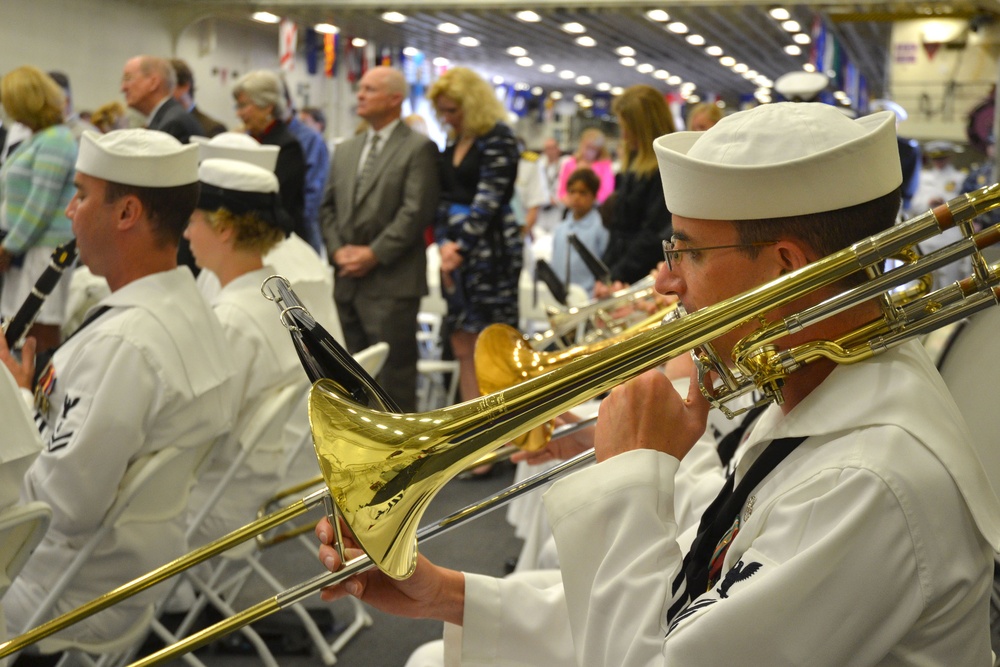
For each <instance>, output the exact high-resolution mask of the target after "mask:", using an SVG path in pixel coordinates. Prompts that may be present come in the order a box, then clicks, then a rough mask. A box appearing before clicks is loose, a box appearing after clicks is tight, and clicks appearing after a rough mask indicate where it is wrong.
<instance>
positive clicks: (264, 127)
mask: <svg viewBox="0 0 1000 667" xmlns="http://www.w3.org/2000/svg"><path fill="white" fill-rule="evenodd" d="M233 99H235V100H236V115H237V116H239V117H240V120H241V121H243V126H244V128H245V129H246V131H247V134H249V135H250V136H251V137H253V138H254V139H256V140H257V141H259V142H260V143H261V144H264V145H265V146H267V145H270V146H278V147H279V148H280V149H281V150H280V152H279V153H278V165H277V166H276V167H275V168H274V173H275V174H276V175H277V177H278V182H279V184H280V186H281V203H282V206H283V207H284V208H285V210H286V211H287V212H288V215H290V216H291V218H292V222H293V228H292V231H294V232H295V233H296V234H298V235H299V236H300V237H302V238H304V239H308V238H309V235H308V233H307V232H306V229H305V218H304V216H303V209H304V207H305V183H306V158H305V153H304V152H303V150H302V145H301V144H300V143H299V140H298V139H296V138H295V135H294V134H292V132H291V130H289V129H288V126H287V125H286V124H285V121H284V120H283V119H284V117H285V96H284V93H283V92H282V88H281V80H280V79H279V78H278V75H277V74H275V73H274V72H269V71H267V70H254V71H252V72H248V73H247V74H245V75H244V76H243V77H242V78H240V80H239V81H237V82H236V86H235V87H234V88H233Z"/></svg>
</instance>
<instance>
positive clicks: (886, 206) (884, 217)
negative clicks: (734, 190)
mask: <svg viewBox="0 0 1000 667" xmlns="http://www.w3.org/2000/svg"><path fill="white" fill-rule="evenodd" d="M900 192H901V191H900V188H896V189H895V190H893V191H892V192H889V193H887V194H884V195H882V196H881V197H876V198H875V199H872V200H869V201H866V202H863V203H861V204H855V205H854V206H848V207H846V208H841V209H837V210H834V211H824V212H822V213H810V214H807V215H794V216H790V217H785V218H767V219H763V220H739V221H734V222H733V224H734V225H735V227H736V229H737V232H738V233H739V239H740V243H741V244H742V243H745V244H750V243H761V242H767V241H774V240H777V239H780V238H782V237H784V238H793V239H797V240H799V241H802V242H804V243H805V244H806V245H808V246H809V247H810V248H812V249H813V250H815V251H816V252H817V253H818V254H819V255H820V256H821V257H825V256H827V255H830V254H833V253H835V252H837V251H838V250H843V249H844V248H847V247H849V246H850V245H851V244H854V243H857V242H858V241H860V240H862V239H865V238H868V237H869V236H872V235H873V234H877V233H879V232H881V231H883V230H886V229H889V228H890V227H892V225H893V224H894V223H895V221H896V215H897V214H898V213H899V203H900V197H901V194H900ZM741 250H742V251H743V252H744V253H746V254H747V255H748V256H750V257H755V256H756V255H757V254H758V253H759V252H760V247H747V248H743V249H741ZM864 280H865V276H864V274H863V273H858V274H855V275H852V276H849V277H848V278H846V279H845V280H844V284H845V285H858V284H861V283H862V282H864Z"/></svg>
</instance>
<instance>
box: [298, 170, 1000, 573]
mask: <svg viewBox="0 0 1000 667" xmlns="http://www.w3.org/2000/svg"><path fill="white" fill-rule="evenodd" d="M997 206H1000V184H997V185H992V186H988V187H985V188H981V189H980V190H977V191H975V192H972V193H969V194H967V195H963V196H961V197H957V198H955V199H953V200H951V201H950V202H948V203H947V204H944V205H942V206H939V207H937V208H936V209H934V210H933V211H929V212H927V213H925V214H924V215H921V216H918V217H916V218H912V219H911V220H909V221H907V222H905V223H903V224H900V225H896V226H894V227H891V228H889V229H887V230H885V231H883V232H880V233H879V234H876V235H874V236H871V237H869V238H867V239H864V240H862V241H859V242H857V243H855V244H853V245H851V246H850V247H848V248H845V249H843V250H840V251H838V252H835V253H833V254H831V255H828V256H827V257H824V258H823V259H820V260H817V261H816V262H813V263H812V264H810V265H808V266H805V267H803V268H801V269H799V270H797V271H794V272H792V273H789V274H786V275H784V276H781V277H779V278H777V279H775V280H773V281H771V282H770V283H767V284H765V285H762V286H759V287H757V288H754V289H751V290H749V291H747V292H744V293H742V294H739V295H737V296H734V297H730V298H728V299H725V300H723V301H721V302H719V303H717V304H715V305H713V306H709V307H706V308H703V309H701V310H699V311H697V312H694V313H690V314H688V315H686V316H684V317H682V318H679V319H676V320H674V321H672V322H668V323H665V324H663V325H661V326H658V327H655V328H652V329H649V330H648V331H645V332H642V333H640V334H637V335H635V336H632V337H629V338H628V339H626V340H622V341H620V342H618V343H616V344H614V345H610V346H608V347H606V348H604V349H602V350H600V351H597V352H595V353H593V354H589V355H586V356H585V357H583V358H580V359H577V360H574V361H572V362H570V363H568V364H565V365H563V366H561V367H559V368H556V369H555V370H553V371H551V372H549V373H544V374H542V375H538V376H536V377H533V378H530V379H528V380H526V381H525V382H522V383H520V384H518V385H515V386H513V387H510V388H509V389H505V390H503V391H499V392H495V393H492V394H488V395H486V396H482V397H480V398H477V399H474V400H472V401H468V402H466V403H462V404H459V405H455V406H450V407H447V408H443V409H441V410H435V411H432V412H427V413H422V414H393V413H385V412H379V411H377V410H370V409H364V408H360V407H358V406H356V405H353V404H351V402H349V401H347V400H345V399H344V398H343V397H342V396H341V395H340V394H339V392H338V389H337V387H336V386H335V384H334V383H331V382H327V381H325V380H320V381H318V382H317V383H316V384H315V385H313V389H312V392H311V394H310V399H309V421H310V425H311V428H312V430H313V440H314V443H315V445H316V454H317V456H318V458H319V462H320V469H321V471H322V473H323V476H324V477H325V478H326V480H327V486H328V487H329V488H330V492H331V494H332V496H333V499H334V501H335V503H336V505H337V508H338V511H339V513H340V515H341V516H343V518H344V520H345V521H346V522H347V524H348V525H349V526H350V528H351V531H352V533H353V535H354V537H355V539H356V541H357V542H358V544H359V546H360V547H361V548H362V549H363V550H364V552H365V553H366V554H368V555H369V557H371V559H372V560H373V561H374V562H375V563H376V565H377V566H378V568H379V569H380V570H382V571H383V572H384V573H386V574H388V575H389V576H391V577H395V578H405V577H407V576H409V575H410V574H411V573H412V572H413V568H414V567H416V550H417V549H416V532H417V526H418V523H419V521H420V517H421V516H422V514H423V511H424V509H425V508H426V506H427V504H428V503H429V502H430V500H431V499H432V498H433V497H434V495H435V493H437V490H438V489H440V488H441V487H442V486H443V485H444V483H445V482H446V481H448V480H449V479H451V478H452V477H454V476H455V475H456V474H458V472H459V471H461V470H462V469H464V468H465V467H466V466H467V465H469V463H471V462H472V461H473V460H475V459H476V458H478V457H479V456H480V455H481V453H482V452H483V451H484V450H487V449H488V448H491V447H493V446H495V445H496V443H498V442H506V441H507V440H509V439H511V438H512V437H515V436H516V435H518V434H520V433H523V432H525V431H527V430H530V429H532V428H535V427H536V426H539V425H540V424H542V423H544V422H546V421H548V420H550V419H552V418H554V417H555V416H557V415H559V414H561V413H562V412H564V411H565V410H566V409H567V408H569V407H572V406H573V405H576V404H578V403H581V402H583V401H585V400H587V399H589V398H592V397H594V396H597V395H599V394H601V393H603V392H605V391H607V390H609V389H611V388H612V387H613V386H615V385H617V384H620V383H621V382H623V381H625V380H628V379H630V378H632V377H635V376H636V375H639V374H640V373H642V372H644V371H645V370H648V369H650V368H653V367H655V366H657V365H659V364H661V363H663V362H665V361H667V360H668V359H671V358H673V357H675V356H677V355H679V354H682V353H685V352H687V351H690V350H694V349H696V348H698V349H705V348H706V346H708V344H709V343H710V341H712V340H714V339H716V338H718V337H719V336H721V335H723V334H724V333H726V332H728V331H731V330H733V329H736V328H738V327H741V326H743V325H745V324H748V323H751V322H753V321H758V322H760V323H761V328H760V330H759V331H758V332H757V333H756V334H754V335H751V336H750V337H749V338H748V339H747V340H745V341H741V343H740V344H738V345H737V349H736V350H734V353H733V355H732V356H733V358H734V360H736V365H737V369H736V370H735V371H732V372H726V375H725V386H723V387H720V388H719V389H717V390H716V391H714V392H713V393H714V400H715V401H716V402H717V404H722V403H725V402H726V401H727V400H731V398H732V397H735V396H737V395H740V394H742V393H744V392H745V391H746V390H747V389H748V388H752V387H754V386H756V387H757V388H759V389H760V390H761V391H763V393H764V395H765V397H766V398H767V400H771V401H775V402H778V403H780V402H781V401H782V395H781V384H782V382H783V380H784V378H785V377H787V375H788V374H789V373H790V372H792V371H794V370H795V369H797V368H799V367H801V366H802V365H804V364H806V363H808V362H809V361H813V360H815V359H818V358H828V359H832V360H834V361H836V362H838V363H851V362H855V361H860V360H862V359H866V358H869V357H870V356H872V355H874V354H877V353H879V352H882V351H884V350H886V349H888V348H889V347H890V346H892V345H895V344H898V343H900V342H902V341H903V340H906V339H907V338H909V337H912V336H914V335H919V334H920V333H924V332H925V330H927V329H928V328H929V327H930V328H935V327H937V326H942V325H943V324H946V323H948V322H950V321H954V320H955V319H958V318H960V317H963V316H965V315H967V314H968V313H969V312H974V311H975V310H978V309H981V308H985V307H986V306H988V305H991V304H994V303H996V301H997V295H996V293H995V292H994V290H995V285H996V283H997V282H998V269H997V268H993V267H990V266H988V265H987V264H986V262H985V260H984V259H983V258H982V255H981V254H980V253H979V250H980V248H982V247H985V246H987V245H990V244H992V243H994V242H996V241H997V240H998V239H1000V226H997V227H993V228H990V229H988V230H986V231H984V232H981V233H979V234H975V233H974V230H973V227H972V225H971V222H970V221H971V219H972V218H974V217H976V216H977V215H979V214H981V213H985V212H986V211H988V210H991V209H993V208H995V207H997ZM956 224H960V225H961V227H962V230H963V232H964V234H965V238H963V239H962V240H961V241H957V242H955V243H953V244H951V245H950V246H946V247H945V248H942V249H941V250H939V251H937V252H934V253H931V254H930V255H926V256H925V257H923V258H922V259H921V261H918V262H915V263H913V264H910V265H907V266H904V267H901V268H899V269H896V270H893V271H890V272H886V273H884V274H881V275H878V274H879V272H880V267H881V266H882V265H883V264H884V262H885V260H886V259H888V258H890V257H892V256H893V255H895V254H897V253H899V252H900V251H902V250H903V249H904V248H907V247H909V246H912V245H914V244H916V243H918V242H919V241H922V240H924V239H926V238H929V237H931V236H934V235H935V234H938V233H940V232H941V231H943V230H944V229H947V228H950V227H952V226H954V225H956ZM966 255H972V256H973V258H974V261H973V264H974V266H975V268H976V274H975V275H974V276H973V277H972V278H970V279H968V280H967V281H964V284H962V283H955V284H954V285H951V286H949V287H946V288H944V289H942V290H938V291H937V292H934V293H931V294H929V295H927V296H925V297H923V298H922V299H919V300H918V301H917V302H915V303H914V304H911V305H910V306H908V307H906V308H903V309H900V308H895V307H893V306H892V305H891V304H887V303H886V302H887V301H888V300H887V299H886V298H882V301H883V316H882V317H881V318H880V319H879V320H878V321H876V322H873V323H871V324H870V325H869V326H868V327H866V328H864V329H863V330H862V331H860V332H858V334H857V335H856V336H855V337H845V339H842V340H839V341H816V342H813V343H808V344H805V345H802V346H799V347H797V348H793V349H789V350H784V351H780V352H779V351H778V349H777V347H776V346H775V345H774V341H775V340H777V339H778V338H779V337H780V336H782V335H784V334H785V333H790V332H794V331H799V330H801V329H803V328H805V327H806V326H809V325H810V324H813V323H815V322H818V321H820V320H822V319H824V318H826V317H829V316H831V315H833V314H836V313H839V312H841V311H843V310H845V309H847V308H850V307H852V306H854V305H857V304H860V303H862V302H865V301H869V300H871V299H873V298H875V297H880V295H883V294H884V293H885V292H886V291H887V290H889V289H890V288H891V287H893V286H894V285H897V284H900V283H902V282H907V281H910V280H912V279H914V278H915V277H916V276H918V275H923V274H924V273H927V272H928V271H930V270H933V268H936V266H937V265H943V264H947V263H949V262H951V261H954V260H956V259H958V258H959V257H963V256H966ZM859 271H867V272H868V273H869V275H870V276H871V280H869V281H868V282H866V283H864V284H862V285H861V286H859V287H856V288H853V289H850V290H848V291H847V292H845V293H844V294H843V295H841V296H838V297H834V298H832V299H829V300H828V301H825V302H823V303H820V304H818V305H816V306H814V307H812V308H809V309H807V310H806V311H804V312H803V313H800V314H798V315H794V316H791V317H787V318H785V319H784V320H782V321H780V322H776V323H773V324H768V323H767V322H766V321H765V320H764V316H765V315H766V314H767V313H769V312H771V311H773V310H775V309H776V308H779V307H782V306H785V305H787V304H789V303H791V302H793V301H796V300H798V299H800V298H802V297H804V296H806V295H809V294H811V293H813V292H815V291H816V290H818V289H820V288H824V287H827V286H829V285H832V284H833V283H836V282H838V281H840V280H842V279H844V278H846V277H847V276H849V275H852V274H854V273H857V272H859ZM939 293H940V294H939ZM869 337H871V338H872V340H870V341H869V340H867V339H868V338H869ZM720 365H721V366H723V367H724V366H725V364H720ZM720 370H722V369H720Z"/></svg>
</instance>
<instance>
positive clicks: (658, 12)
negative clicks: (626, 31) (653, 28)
mask: <svg viewBox="0 0 1000 667" xmlns="http://www.w3.org/2000/svg"><path fill="white" fill-rule="evenodd" d="M646 18H648V19H649V20H650V21H656V22H657V23H666V22H667V21H669V20H670V14H668V13H666V12H665V11H663V10H662V9H650V10H649V11H648V12H646Z"/></svg>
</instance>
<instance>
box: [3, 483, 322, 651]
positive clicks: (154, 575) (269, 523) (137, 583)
mask: <svg viewBox="0 0 1000 667" xmlns="http://www.w3.org/2000/svg"><path fill="white" fill-rule="evenodd" d="M326 495H327V491H326V490H323V491H318V492H316V493H314V494H311V495H309V496H307V497H305V498H303V499H301V500H299V501H298V502H295V503H292V504H291V505H289V506H288V507H286V508H284V509H282V510H280V511H277V512H274V513H273V514H269V515H268V516H266V517H263V518H261V519H258V520H257V521H254V522H252V523H249V524H247V525H245V526H243V527H242V528H238V529H236V530H234V531H233V532H231V533H229V534H228V535H225V536H223V537H220V538H219V539H217V540H215V541H214V542H209V543H208V544H206V545H204V546H202V547H199V548H197V549H195V550H194V551H191V552H190V553H187V554H185V555H183V556H181V557H180V558H177V559H175V560H173V561H171V562H169V563H167V564H165V565H162V566H161V567H158V568H156V569H155V570H152V571H151V572H147V573H146V574H144V575H142V576H141V577H139V578H138V579H134V580H132V581H130V582H128V583H126V584H124V585H122V586H119V587H118V588H116V589H114V590H112V591H110V592H108V593H105V594H104V595H102V596H100V597H98V598H95V599H93V600H91V601H90V602H88V603H86V604H85V605H83V606H80V607H77V608H76V609H74V610H72V611H69V612H67V613H65V614H63V615H62V616H58V617H56V618H54V619H52V620H51V621H47V622H45V623H43V624H42V625H39V626H38V627H37V628H34V629H32V630H29V631H28V632H25V633H24V634H22V635H19V636H17V637H14V638H12V639H9V640H8V641H5V642H3V643H2V644H0V658H2V657H5V656H8V655H11V654H12V653H15V652H17V651H20V650H22V649H24V648H26V647H28V646H31V645H32V644H34V643H35V642H38V641H41V640H42V639H45V638H46V637H48V636H50V635H53V634H55V633H56V632H59V631H60V630H63V629H65V628H68V627H69V626H71V625H74V624H75V623H78V622H80V621H82V620H83V619H85V618H88V617H90V616H93V615H94V614H96V613H97V612H99V611H102V610H104V609H107V608H108V607H111V606H112V605H114V604H117V603H118V602H121V601H122V600H124V599H126V598H129V597H132V596H133V595H136V594H137V593H141V592H142V591H144V590H146V589H148V588H151V587H153V586H155V585H156V584H159V583H161V582H163V581H166V580H167V579H169V578H171V577H173V576H175V575H177V574H180V573H181V572H183V571H185V570H187V569H189V568H191V567H194V566H195V565H198V564H199V563H202V562H204V561H206V560H208V559H209V558H212V557H213V556H216V555H218V554H220V553H222V552H224V551H227V550H229V549H231V548H232V547H234V546H236V545H237V544H242V543H243V542H246V541H247V540H249V539H251V538H252V537H254V536H255V535H257V534H258V533H260V532H263V531H266V530H270V529H271V528H274V527H275V526H280V525H281V524H283V523H285V522H286V521H289V520H290V519H294V518H295V517H297V516H299V515H300V514H304V513H305V512H307V511H308V510H309V509H311V508H312V507H314V506H315V505H316V504H318V503H321V502H322V498H323V497H325V496H326Z"/></svg>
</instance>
